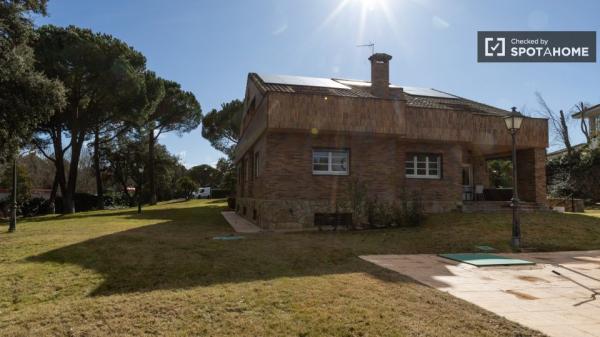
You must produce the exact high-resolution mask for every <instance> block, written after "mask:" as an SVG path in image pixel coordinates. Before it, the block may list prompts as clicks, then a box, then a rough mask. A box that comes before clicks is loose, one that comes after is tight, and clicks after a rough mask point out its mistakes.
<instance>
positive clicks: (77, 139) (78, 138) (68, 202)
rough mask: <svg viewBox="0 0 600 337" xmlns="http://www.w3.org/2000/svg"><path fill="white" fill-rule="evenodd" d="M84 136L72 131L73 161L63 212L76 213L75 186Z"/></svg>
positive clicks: (70, 165)
mask: <svg viewBox="0 0 600 337" xmlns="http://www.w3.org/2000/svg"><path fill="white" fill-rule="evenodd" d="M83 141H84V137H83V135H81V134H80V133H79V132H77V131H75V132H71V162H70V163H69V180H68V181H67V189H66V191H65V194H64V195H63V210H62V211H63V214H71V213H75V200H74V197H75V188H76V187H77V173H78V172H77V171H78V170H77V169H78V168H79V157H80V156H81V147H82V146H83Z"/></svg>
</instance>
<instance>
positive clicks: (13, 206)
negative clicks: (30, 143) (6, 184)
mask: <svg viewBox="0 0 600 337" xmlns="http://www.w3.org/2000/svg"><path fill="white" fill-rule="evenodd" d="M11 197H12V201H11V203H10V222H9V224H8V232H9V233H12V232H14V231H15V230H17V157H16V156H15V158H14V159H13V167H12V196H11Z"/></svg>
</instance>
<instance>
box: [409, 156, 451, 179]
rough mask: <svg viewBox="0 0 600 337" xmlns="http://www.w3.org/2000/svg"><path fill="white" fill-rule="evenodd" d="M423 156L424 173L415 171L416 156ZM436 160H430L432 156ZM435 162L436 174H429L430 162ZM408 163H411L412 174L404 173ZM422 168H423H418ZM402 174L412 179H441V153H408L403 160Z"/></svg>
mask: <svg viewBox="0 0 600 337" xmlns="http://www.w3.org/2000/svg"><path fill="white" fill-rule="evenodd" d="M418 156H425V174H418V173H417V172H418V171H417V166H418V165H417V163H418V160H417V157H418ZM434 157H435V158H436V160H435V161H434V160H431V159H432V158H434ZM433 163H437V174H429V171H430V164H433ZM408 164H412V169H413V172H414V173H413V174H408V173H406V170H407V169H408ZM420 170H423V168H420ZM404 174H405V175H406V177H407V178H412V179H442V155H441V154H436V153H410V154H407V155H406V161H405V162H404Z"/></svg>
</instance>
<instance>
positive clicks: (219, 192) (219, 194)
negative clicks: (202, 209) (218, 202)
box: [210, 189, 231, 199]
mask: <svg viewBox="0 0 600 337" xmlns="http://www.w3.org/2000/svg"><path fill="white" fill-rule="evenodd" d="M230 196H231V191H229V190H223V189H212V190H211V191H210V197H211V198H215V199H221V198H227V197H230Z"/></svg>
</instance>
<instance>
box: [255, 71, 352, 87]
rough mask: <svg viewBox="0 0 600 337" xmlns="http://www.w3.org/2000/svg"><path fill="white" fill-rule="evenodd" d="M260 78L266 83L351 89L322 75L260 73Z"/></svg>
mask: <svg viewBox="0 0 600 337" xmlns="http://www.w3.org/2000/svg"><path fill="white" fill-rule="evenodd" d="M258 76H260V78H261V79H262V80H263V81H264V82H265V83H270V84H285V85H302V86H308V87H322V88H336V89H350V87H348V86H345V85H343V84H341V83H338V82H336V81H334V80H332V79H330V78H320V77H305V76H290V75H264V74H259V75H258Z"/></svg>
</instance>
